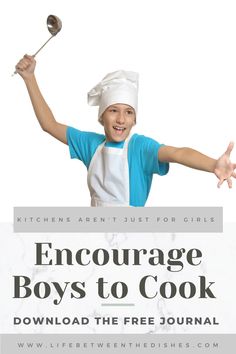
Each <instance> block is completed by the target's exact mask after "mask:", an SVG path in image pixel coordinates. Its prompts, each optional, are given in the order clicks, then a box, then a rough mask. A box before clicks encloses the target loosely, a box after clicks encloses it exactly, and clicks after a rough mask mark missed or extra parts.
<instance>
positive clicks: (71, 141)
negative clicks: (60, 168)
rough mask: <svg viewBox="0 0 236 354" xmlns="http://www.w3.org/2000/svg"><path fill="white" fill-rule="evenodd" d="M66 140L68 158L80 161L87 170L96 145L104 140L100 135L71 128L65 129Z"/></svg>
mask: <svg viewBox="0 0 236 354" xmlns="http://www.w3.org/2000/svg"><path fill="white" fill-rule="evenodd" d="M66 138H67V144H68V146H69V151H70V157H71V158H72V159H79V160H81V161H82V162H83V163H84V164H85V166H86V167H87V168H88V167H89V164H90V161H91V159H92V157H93V155H94V153H95V151H96V149H97V147H98V145H100V144H101V143H102V142H103V141H104V139H105V137H104V135H102V134H96V133H93V132H84V131H81V130H78V129H75V128H72V127H67V131H66Z"/></svg>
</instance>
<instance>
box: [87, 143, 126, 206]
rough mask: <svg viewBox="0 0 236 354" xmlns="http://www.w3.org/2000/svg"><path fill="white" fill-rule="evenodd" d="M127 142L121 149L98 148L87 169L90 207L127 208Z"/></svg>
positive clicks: (100, 146) (101, 146)
mask: <svg viewBox="0 0 236 354" xmlns="http://www.w3.org/2000/svg"><path fill="white" fill-rule="evenodd" d="M128 141H129V140H128V139H126V140H125V142H124V146H123V149H120V148H114V147H107V146H105V143H106V142H104V143H102V144H101V145H99V146H98V148H97V150H96V152H95V154H94V155H93V158H92V160H91V162H90V165H89V169H88V178H87V182H88V187H89V190H90V195H91V206H94V207H106V206H129V194H130V193H129V166H128Z"/></svg>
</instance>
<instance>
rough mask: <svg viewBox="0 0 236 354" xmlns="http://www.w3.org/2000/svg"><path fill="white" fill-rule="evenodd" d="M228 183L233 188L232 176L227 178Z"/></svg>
mask: <svg viewBox="0 0 236 354" xmlns="http://www.w3.org/2000/svg"><path fill="white" fill-rule="evenodd" d="M227 183H228V186H229V188H232V184H233V183H232V180H231V178H227Z"/></svg>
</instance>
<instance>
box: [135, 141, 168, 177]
mask: <svg viewBox="0 0 236 354" xmlns="http://www.w3.org/2000/svg"><path fill="white" fill-rule="evenodd" d="M138 140H139V146H140V149H141V150H140V154H141V161H142V165H143V169H144V171H145V173H147V174H148V175H152V174H153V173H156V174H158V175H161V176H164V175H165V174H167V173H168V171H169V163H166V162H160V161H159V160H158V152H159V149H160V147H161V146H163V144H160V143H158V142H157V141H156V140H154V139H151V138H148V137H146V136H144V135H139V138H138Z"/></svg>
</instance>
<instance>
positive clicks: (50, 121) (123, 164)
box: [16, 55, 236, 206]
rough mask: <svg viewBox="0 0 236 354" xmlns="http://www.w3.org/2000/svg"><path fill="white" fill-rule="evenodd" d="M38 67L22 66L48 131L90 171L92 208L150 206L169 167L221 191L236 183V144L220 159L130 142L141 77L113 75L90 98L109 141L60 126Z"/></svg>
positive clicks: (27, 61) (29, 61)
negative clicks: (154, 186)
mask: <svg viewBox="0 0 236 354" xmlns="http://www.w3.org/2000/svg"><path fill="white" fill-rule="evenodd" d="M35 66H36V62H35V59H34V58H33V57H32V56H29V55H25V56H24V57H23V58H22V59H21V60H20V61H19V63H18V64H17V65H16V71H17V73H18V74H20V75H21V77H22V78H23V79H24V82H25V84H26V87H27V89H28V92H29V96H30V99H31V102H32V105H33V108H34V111H35V114H36V117H37V119H38V121H39V124H40V125H41V127H42V129H43V130H44V131H46V132H47V133H49V134H51V135H52V136H53V137H55V138H56V139H58V140H60V141H61V142H63V143H65V144H68V145H69V149H70V154H71V157H72V158H78V159H80V160H81V161H82V162H83V163H84V164H85V166H86V167H87V169H88V187H89V190H90V195H91V206H144V205H145V203H146V200H147V198H148V194H149V191H150V188H151V183H152V177H153V174H154V173H157V174H159V175H164V174H166V173H167V172H168V169H169V162H176V163H180V164H182V165H185V166H188V167H191V168H195V169H199V170H202V171H208V172H212V173H214V174H215V175H216V176H217V177H218V179H219V182H218V187H220V186H221V185H222V183H223V182H224V181H227V183H228V186H229V188H231V187H232V179H231V177H234V178H236V173H235V172H234V169H235V168H236V164H232V163H231V162H230V153H231V151H232V149H233V143H230V144H229V146H228V148H227V150H226V152H225V153H224V154H223V155H222V156H221V157H220V158H219V159H218V160H215V159H212V158H210V157H208V156H206V155H203V154H201V153H200V152H198V151H196V150H193V149H190V148H176V147H172V146H165V145H161V144H159V143H158V142H156V141H155V140H153V139H150V138H147V137H144V136H142V135H138V134H134V135H133V136H130V132H131V129H132V127H133V126H134V125H135V123H136V114H137V103H138V74H137V73H134V72H127V71H116V72H114V73H111V74H108V75H107V76H106V77H105V78H104V79H103V80H102V81H101V82H100V83H99V84H98V85H96V86H95V87H94V88H93V89H92V90H91V91H90V92H89V93H88V103H89V104H90V105H97V106H99V113H98V120H99V122H100V123H101V124H102V125H103V126H104V132H105V135H102V134H96V133H89V132H81V131H79V130H77V129H74V128H71V127H67V126H66V125H63V124H60V123H58V122H57V121H56V120H55V118H54V116H53V114H52V112H51V110H50V108H49V107H48V105H47V103H46V102H45V100H44V98H43V96H42V94H41V92H40V90H39V87H38V85H37V81H36V78H35V75H34V71H35Z"/></svg>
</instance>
